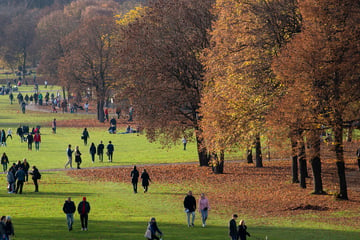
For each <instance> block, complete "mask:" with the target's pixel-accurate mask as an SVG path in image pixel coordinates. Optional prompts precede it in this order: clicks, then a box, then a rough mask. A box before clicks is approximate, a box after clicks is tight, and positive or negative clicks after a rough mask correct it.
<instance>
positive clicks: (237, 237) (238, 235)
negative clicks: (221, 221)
mask: <svg viewBox="0 0 360 240" xmlns="http://www.w3.org/2000/svg"><path fill="white" fill-rule="evenodd" d="M237 218H238V215H237V214H233V216H232V219H231V220H230V222H229V236H230V238H231V240H246V236H249V237H250V233H248V232H247V226H246V225H245V221H244V220H240V222H239V225H238V226H236V220H237Z"/></svg>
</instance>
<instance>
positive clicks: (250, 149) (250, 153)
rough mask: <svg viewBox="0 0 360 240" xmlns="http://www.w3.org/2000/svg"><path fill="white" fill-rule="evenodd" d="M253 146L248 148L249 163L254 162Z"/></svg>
mask: <svg viewBox="0 0 360 240" xmlns="http://www.w3.org/2000/svg"><path fill="white" fill-rule="evenodd" d="M253 162H254V161H253V157H252V148H251V147H249V148H248V150H247V163H253Z"/></svg>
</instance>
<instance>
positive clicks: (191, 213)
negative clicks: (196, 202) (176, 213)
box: [186, 211, 195, 226]
mask: <svg viewBox="0 0 360 240" xmlns="http://www.w3.org/2000/svg"><path fill="white" fill-rule="evenodd" d="M186 215H187V223H188V226H190V225H194V221H195V211H193V212H187V213H186ZM190 215H191V216H192V219H191V224H190Z"/></svg>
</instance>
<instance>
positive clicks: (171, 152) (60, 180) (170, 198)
mask: <svg viewBox="0 0 360 240" xmlns="http://www.w3.org/2000/svg"><path fill="white" fill-rule="evenodd" d="M28 87H29V88H31V86H28ZM19 110H20V108H19V107H18V104H17V103H15V104H13V105H10V104H9V102H8V96H0V112H1V114H0V129H5V130H7V129H8V128H9V127H10V128H12V130H13V139H12V140H10V139H9V140H8V142H7V144H8V146H7V147H0V153H2V152H3V151H6V153H7V154H8V156H9V159H10V162H15V161H17V160H22V159H23V158H27V159H28V161H29V163H30V164H31V165H37V167H38V168H39V170H40V171H42V170H44V169H54V168H63V167H64V164H65V162H66V160H67V159H66V153H65V150H66V147H67V145H68V144H71V145H72V146H73V147H74V146H76V145H78V146H80V150H81V152H82V153H83V163H82V167H83V168H86V167H92V166H112V165H133V164H137V165H139V164H153V163H177V162H196V161H197V154H196V146H195V143H194V142H190V143H189V144H188V149H187V150H186V151H184V150H182V146H181V144H180V141H179V145H177V146H175V147H174V148H171V149H163V148H162V147H161V145H160V144H158V143H149V142H147V140H146V138H145V136H143V135H140V136H137V135H136V134H115V135H110V134H109V133H107V131H106V130H107V129H106V127H104V128H99V127H96V128H95V127H90V128H89V133H90V139H89V140H88V142H89V143H91V142H95V143H96V144H98V143H99V141H100V140H103V141H104V143H107V142H108V141H109V140H111V141H112V142H113V143H114V145H115V153H114V160H113V163H108V162H106V161H104V162H103V163H100V162H98V161H96V162H95V163H94V164H93V163H91V158H90V155H89V153H88V149H89V145H88V146H86V147H85V146H84V144H83V142H82V140H81V139H80V136H81V133H82V130H83V127H87V126H83V127H74V128H70V127H68V126H67V127H62V126H61V121H65V120H71V119H84V120H88V119H90V118H93V117H94V116H93V115H87V114H79V115H75V114H60V113H58V114H56V115H54V114H50V113H43V112H41V113H35V112H30V111H28V112H27V113H26V114H21V113H19ZM54 116H56V118H57V119H58V121H59V124H58V130H57V134H52V133H51V129H50V127H49V125H50V123H51V120H52V119H53V118H54ZM19 124H28V125H29V126H30V127H33V126H36V125H41V126H42V128H41V133H42V143H41V146H40V151H39V152H36V151H34V150H35V149H34V146H33V151H28V150H27V146H26V143H20V140H19V137H18V136H16V134H15V132H16V128H17V126H18V125H19ZM104 157H105V156H104ZM74 165H75V164H74ZM75 171H76V170H75ZM80 171H81V170H80ZM184 174H186V173H184ZM196 177H197V176H194V182H196ZM210 177H211V176H210ZM0 181H1V182H2V188H1V189H2V190H1V189H0V199H1V201H2V204H0V212H1V213H2V215H10V216H12V218H13V223H14V227H15V233H16V237H15V239H21V240H27V239H36V240H38V239H59V240H60V239H61V240H62V239H110V240H112V239H114V240H115V239H121V240H138V239H145V238H144V236H143V235H144V232H145V229H146V226H147V221H148V220H149V218H150V217H152V216H154V217H156V218H157V221H158V226H159V228H160V229H161V230H162V231H163V232H164V234H165V236H164V239H173V240H180V239H186V240H212V239H228V237H227V232H228V230H227V224H228V221H229V219H230V213H231V212H233V211H237V209H239V208H241V206H239V205H236V204H234V205H232V206H221V203H218V202H216V201H212V200H211V199H210V204H211V206H212V207H213V209H214V210H213V211H210V213H209V220H208V227H206V228H201V226H200V225H201V224H200V215H199V214H198V213H197V218H196V226H195V228H188V227H187V226H186V222H185V213H184V212H183V206H182V201H183V199H184V197H185V193H186V192H187V191H188V190H189V189H188V186H189V183H188V182H183V181H182V180H181V179H179V180H178V181H177V182H175V183H154V184H153V185H151V186H150V191H149V193H147V194H144V193H141V192H140V193H138V194H133V193H132V189H131V184H130V182H129V183H127V182H103V181H100V180H98V181H94V180H91V181H89V180H86V179H83V178H81V177H70V176H68V175H67V174H66V172H64V171H47V172H45V171H43V172H42V179H41V181H40V192H39V193H34V192H33V190H34V186H33V184H32V182H29V183H28V184H26V185H25V186H24V194H22V195H15V194H8V193H7V191H6V185H7V184H6V176H5V175H4V174H2V175H0ZM239 185H241V182H240V183H239ZM211 188H212V186H211V185H207V186H204V185H202V184H197V185H194V186H193V187H192V190H193V192H194V193H196V198H197V196H198V195H199V194H200V193H201V191H203V189H208V190H209V189H211ZM221 190H222V189H221V188H217V189H213V191H218V192H219V193H221ZM256 190H257V188H256V186H255V187H254V191H256ZM209 191H210V190H209ZM260 194H261V193H260ZM69 196H70V197H72V198H73V200H74V201H75V203H76V205H77V204H78V203H79V201H80V200H81V199H82V197H83V196H86V197H87V198H88V201H89V202H90V204H91V208H92V210H91V212H90V215H89V231H88V232H82V231H80V221H79V216H78V214H76V215H75V225H74V230H73V231H72V232H68V230H67V227H66V219H65V214H64V213H63V212H62V205H63V203H64V201H65V200H66V198H67V197H69ZM223 197H224V198H231V194H230V195H226V196H223ZM279 197H280V196H279ZM244 198H246V196H245V195H244ZM264 204H265V203H264ZM348 217H351V219H355V220H356V219H357V220H359V217H358V212H354V211H350V212H346V211H337V212H335V213H333V214H332V215H330V216H326V219H327V221H317V220H318V219H322V218H323V216H322V212H315V213H314V212H312V213H304V214H302V215H296V216H286V217H281V216H278V217H274V216H272V217H269V216H260V215H257V214H255V213H251V212H248V213H247V214H245V215H242V216H240V218H244V219H246V221H247V225H248V231H249V232H250V233H251V234H252V237H251V238H250V240H251V239H255V240H256V239H265V236H268V239H269V240H292V239H296V240H303V239H304V240H305V239H306V240H307V239H316V240H329V239H331V240H345V239H346V240H348V239H354V240H356V239H360V231H359V229H354V228H353V227H351V226H347V225H340V224H338V223H337V221H338V220H339V219H344V218H348Z"/></svg>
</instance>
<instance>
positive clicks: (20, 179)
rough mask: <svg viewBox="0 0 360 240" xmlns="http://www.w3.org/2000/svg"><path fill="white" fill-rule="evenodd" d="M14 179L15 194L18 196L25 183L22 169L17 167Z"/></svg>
mask: <svg viewBox="0 0 360 240" xmlns="http://www.w3.org/2000/svg"><path fill="white" fill-rule="evenodd" d="M15 178H16V179H17V182H16V190H15V193H18V192H19V194H22V189H23V186H24V182H25V172H24V170H23V169H22V167H19V169H18V170H17V171H16V173H15Z"/></svg>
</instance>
